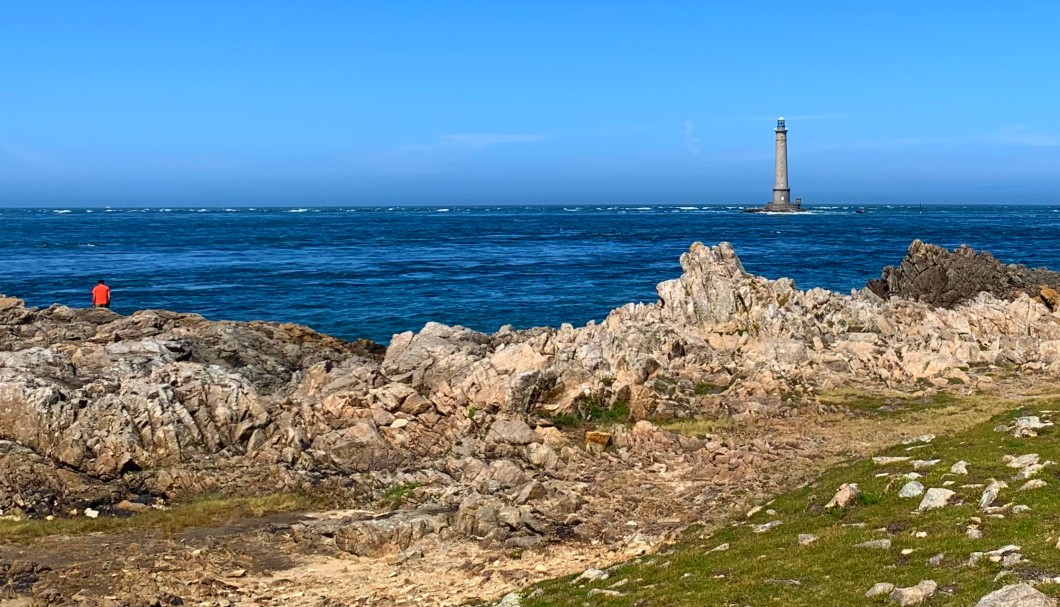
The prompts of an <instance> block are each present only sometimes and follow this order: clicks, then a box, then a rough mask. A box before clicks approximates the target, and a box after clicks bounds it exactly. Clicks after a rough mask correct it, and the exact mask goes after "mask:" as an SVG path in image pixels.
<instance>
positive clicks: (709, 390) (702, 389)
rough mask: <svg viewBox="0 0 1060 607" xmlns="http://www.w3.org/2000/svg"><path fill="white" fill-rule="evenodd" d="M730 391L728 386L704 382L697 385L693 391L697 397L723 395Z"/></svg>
mask: <svg viewBox="0 0 1060 607" xmlns="http://www.w3.org/2000/svg"><path fill="white" fill-rule="evenodd" d="M728 389H729V387H728V386H720V385H718V384H712V383H710V382H705V381H704V382H699V383H698V384H696V387H695V388H693V390H692V391H693V392H695V394H696V396H706V395H708V394H721V393H722V392H724V391H726V390H728Z"/></svg>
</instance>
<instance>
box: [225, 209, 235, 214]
mask: <svg viewBox="0 0 1060 607" xmlns="http://www.w3.org/2000/svg"><path fill="white" fill-rule="evenodd" d="M235 212H236V209H225V213H235Z"/></svg>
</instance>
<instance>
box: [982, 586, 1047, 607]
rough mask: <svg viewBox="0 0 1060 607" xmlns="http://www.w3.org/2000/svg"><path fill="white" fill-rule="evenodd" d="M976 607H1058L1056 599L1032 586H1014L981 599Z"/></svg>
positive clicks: (1006, 587)
mask: <svg viewBox="0 0 1060 607" xmlns="http://www.w3.org/2000/svg"><path fill="white" fill-rule="evenodd" d="M975 607H1056V599H1053V598H1050V597H1048V596H1046V595H1045V594H1043V593H1042V592H1041V591H1039V590H1037V589H1036V588H1035V587H1034V586H1031V585H1030V584H1012V585H1010V586H1005V587H1004V588H1002V589H1000V590H995V591H993V592H991V593H990V594H988V595H986V596H984V597H983V598H981V599H979V602H978V603H976V604H975Z"/></svg>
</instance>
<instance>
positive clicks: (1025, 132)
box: [986, 124, 1060, 147]
mask: <svg viewBox="0 0 1060 607" xmlns="http://www.w3.org/2000/svg"><path fill="white" fill-rule="evenodd" d="M986 139H987V141H990V142H992V143H1001V144H1004V145H1021V146H1029V147H1056V146H1060V137H1053V136H1050V135H1043V134H1041V133H1035V132H1033V131H1031V128H1030V127H1029V126H1027V125H1025V124H1011V125H1008V126H1005V127H1002V128H1001V130H999V131H998V132H996V133H994V134H992V135H989V136H988V137H987V138H986Z"/></svg>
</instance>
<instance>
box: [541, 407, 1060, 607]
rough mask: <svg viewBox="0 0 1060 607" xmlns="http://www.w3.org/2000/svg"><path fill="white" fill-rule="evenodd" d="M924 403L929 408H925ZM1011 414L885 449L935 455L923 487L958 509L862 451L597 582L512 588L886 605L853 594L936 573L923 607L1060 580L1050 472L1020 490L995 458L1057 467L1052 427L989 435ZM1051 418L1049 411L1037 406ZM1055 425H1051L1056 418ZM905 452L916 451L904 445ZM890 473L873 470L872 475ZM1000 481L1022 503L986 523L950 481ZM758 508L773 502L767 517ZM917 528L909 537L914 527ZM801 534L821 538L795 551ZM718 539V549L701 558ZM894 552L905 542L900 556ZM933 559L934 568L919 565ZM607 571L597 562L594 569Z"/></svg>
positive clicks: (1058, 517) (649, 597)
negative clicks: (842, 495)
mask: <svg viewBox="0 0 1060 607" xmlns="http://www.w3.org/2000/svg"><path fill="white" fill-rule="evenodd" d="M931 406H935V405H931ZM1020 408H1021V411H1022V413H1023V414H1039V412H1040V411H1042V410H1060V399H1056V398H1042V399H1037V400H1030V401H1024V402H1023V403H1022V405H1021V407H1020ZM1020 413H1021V412H1020V411H1011V412H1009V413H1004V414H1002V415H1001V416H998V417H995V418H994V419H991V420H988V421H986V422H984V423H980V424H977V425H975V426H973V427H971V428H970V429H967V430H964V431H961V432H958V433H956V434H953V435H950V436H948V437H942V438H936V439H935V440H934V441H932V442H930V443H928V444H927V445H926V446H917V445H895V446H893V447H891V448H889V449H886V450H884V451H883V452H882V453H880V455H890V456H910V457H912V458H914V459H936V458H938V459H941V460H942V462H941V463H940V464H938V465H937V466H935V467H933V468H929V469H926V470H921V471H920V473H921V474H923V475H924V477H923V478H921V479H920V482H921V483H923V484H924V486H925V487H927V488H931V487H942V486H943V483H944V482H946V481H951V480H952V481H955V483H954V484H953V485H952V486H950V487H948V488H949V489H951V490H953V491H955V492H956V493H957V495H958V497H959V498H960V500H961V501H962V502H963V503H960V504H957V505H951V506H948V507H946V508H943V509H940V510H934V511H929V512H924V513H918V512H917V511H916V509H917V505H918V504H919V501H920V498H913V499H900V498H898V497H897V492H898V490H899V489H900V488H901V486H902V484H904V483H905V480H904V479H902V478H900V477H901V475H902V474H904V473H907V472H910V471H912V466H911V465H910V464H908V463H900V464H893V465H890V466H876V465H874V464H873V463H872V461H871V460H870V459H866V460H859V461H855V462H852V463H849V464H846V465H843V466H839V467H836V468H833V469H831V470H829V471H828V472H827V473H825V474H824V475H823V476H822V477H821V478H819V479H818V480H817V481H816V482H814V483H812V484H810V485H807V486H805V487H803V488H801V489H798V490H795V491H792V492H790V493H787V494H784V495H781V496H779V497H777V498H776V499H775V500H773V501H771V502H769V503H768V504H766V505H764V506H765V507H764V509H763V510H761V511H759V512H757V513H756V514H754V515H753V516H752V517H751V518H750V519H749V520H742V519H741V520H736V521H733V522H732V523H730V524H729V525H728V526H725V527H722V528H720V529H719V530H717V531H715V532H713V533H709V532H708V531H707V530H706V529H704V528H702V527H699V528H691V529H689V530H688V531H687V532H686V533H685V534H684V535H683V537H682V538H681V539H680V540H679V541H678V542H677V543H676V544H675V545H673V546H672V547H670V548H668V549H666V550H664V551H663V552H661V553H659V554H655V555H650V556H646V557H642V558H639V559H637V560H634V561H630V562H628V563H624V564H619V565H616V566H615V567H613V568H611V569H610V577H609V579H607V580H602V581H596V582H591V583H586V582H579V583H577V584H575V585H572V584H571V580H572V579H573V576H571V577H565V578H559V579H555V580H550V581H547V582H543V583H541V584H539V585H537V586H535V587H533V588H531V589H529V590H527V591H525V592H524V593H523V594H524V596H525V595H530V594H533V592H532V591H534V590H540V592H539V593H538V595H537V596H534V597H533V598H525V599H524V600H523V605H524V607H559V606H566V605H593V606H597V605H601V606H621V607H633V606H637V607H663V606H667V607H678V606H688V607H691V606H700V605H716V606H719V607H723V606H743V605H754V606H756V607H762V606H765V605H783V606H785V607H789V606H790V607H799V606H805V607H830V606H839V605H888V604H891V605H893V604H894V603H893V602H891V601H889V600H888V599H887V597H886V596H880V597H876V598H874V599H866V598H864V593H865V591H866V590H868V589H869V588H870V587H871V586H872V585H873V584H874V583H876V582H890V583H893V584H896V585H898V586H911V585H915V584H916V583H917V582H919V581H920V580H926V579H930V580H934V581H935V582H937V583H938V585H939V587H940V591H939V593H938V594H936V595H935V596H934V597H933V598H931V599H929V600H928V601H926V602H925V603H923V605H924V606H925V607H939V606H943V605H954V606H967V605H974V604H975V603H976V602H977V601H978V600H979V598H980V597H982V596H983V595H985V594H987V593H989V592H991V591H993V590H996V589H997V588H1000V587H1001V586H1004V585H1006V584H1012V583H1016V582H1017V581H1019V580H1020V579H1030V578H1034V577H1036V576H1056V575H1060V550H1058V549H1057V548H1056V546H1055V545H1056V543H1057V538H1058V537H1060V492H1058V491H1057V490H1056V488H1057V486H1058V485H1060V466H1054V467H1047V468H1046V469H1045V470H1043V471H1042V472H1041V473H1040V474H1039V475H1038V476H1037V477H1036V478H1040V479H1042V480H1045V481H1046V482H1048V483H1049V486H1048V487H1044V488H1041V489H1036V490H1032V491H1027V492H1019V491H1017V489H1018V488H1019V486H1020V485H1021V484H1022V482H1023V481H1013V480H1012V477H1013V476H1014V475H1015V473H1016V470H1013V469H1012V468H1007V467H1006V466H1005V465H1004V463H1003V462H1002V459H1001V458H1002V456H1004V455H1006V454H1011V455H1021V454H1025V453H1038V454H1040V457H1041V460H1042V461H1045V460H1054V461H1060V432H1056V431H1055V430H1054V429H1052V428H1050V429H1047V430H1046V431H1044V432H1043V434H1042V435H1041V436H1038V437H1034V438H1015V437H1013V436H1011V435H1010V434H1008V433H1004V432H996V431H995V430H994V427H995V426H996V425H998V424H1002V423H1011V421H1012V420H1013V419H1014V418H1015V417H1016V416H1017V415H1019V414H1020ZM1044 417H1046V418H1050V417H1053V418H1060V414H1052V415H1050V414H1044ZM1056 421H1058V422H1060V419H1056ZM910 447H913V448H912V449H910ZM959 460H964V461H966V462H968V469H969V474H968V475H966V476H961V475H953V474H950V473H949V468H950V466H951V465H952V464H954V463H955V462H957V461H959ZM882 473H888V476H884V477H877V474H882ZM990 478H997V479H1004V480H1006V481H1008V482H1009V485H1010V487H1009V488H1008V489H1005V490H1003V491H1002V493H1001V499H1000V500H999V503H1008V502H1013V503H1016V504H1026V505H1028V506H1029V507H1030V508H1031V510H1030V512H1027V513H1023V514H1018V515H1017V514H1012V513H1011V512H1007V511H1006V513H1005V516H1004V518H993V517H990V516H988V515H985V514H984V513H982V512H980V511H979V509H978V499H979V496H980V494H981V492H982V489H981V488H978V489H977V488H962V487H961V485H967V484H978V483H985V482H987V480H988V479H990ZM848 482H855V483H858V485H859V487H860V488H861V491H862V497H861V498H860V499H859V500H858V502H857V504H855V505H854V506H852V507H851V508H849V509H846V510H825V509H824V505H825V504H826V503H827V501H828V500H829V499H830V498H831V497H832V495H833V494H834V493H835V491H836V489H837V488H838V487H839V486H840V485H841V484H843V483H848ZM768 510H773V511H774V512H773V513H769V512H768ZM973 517H981V519H982V523H981V525H980V528H981V530H982V531H983V534H984V537H983V538H981V539H970V538H969V537H968V536H967V535H966V534H965V530H966V528H967V525H968V524H969V523H970V522H971V519H972V518H973ZM773 520H779V521H782V522H783V524H782V525H781V526H779V527H777V528H775V529H772V530H770V531H768V532H765V533H761V534H756V533H754V532H753V530H752V529H751V526H752V525H757V524H762V523H766V522H769V521H773ZM921 532H922V533H924V534H926V536H924V537H917V535H918V534H919V533H921ZM799 534H812V535H815V536H817V537H818V539H817V541H815V542H814V543H812V544H809V545H805V546H800V545H799V544H798V541H797V538H798V535H799ZM883 538H888V539H890V540H891V542H892V547H891V548H890V549H887V550H881V549H870V548H858V547H856V546H855V545H856V544H859V543H861V542H865V541H869V540H876V539H883ZM1010 543H1011V544H1016V545H1019V546H1022V554H1023V557H1024V559H1026V562H1025V563H1021V564H1018V565H1016V566H1014V567H1012V569H1011V570H1012V572H1013V573H1011V574H1009V575H1008V576H1007V577H1005V578H1003V579H1001V580H999V581H996V582H995V581H994V576H995V575H997V574H998V573H999V572H1001V571H1002V568H1001V566H1000V564H998V563H993V562H990V561H989V560H988V559H986V558H984V559H982V560H981V561H979V563H978V564H976V565H975V566H967V565H966V562H967V561H968V558H969V555H970V554H971V553H972V552H985V551H989V550H994V549H997V548H1000V547H1001V546H1004V545H1006V544H1010ZM721 544H729V546H730V548H729V549H728V550H725V551H716V552H712V551H711V550H712V549H713V548H715V547H717V546H719V545H721ZM903 549H909V550H912V552H911V553H910V554H908V555H902V554H901V552H902V550H903ZM937 554H944V555H945V556H944V557H943V559H942V562H941V564H939V565H937V566H935V565H931V564H929V563H928V559H929V558H931V557H933V556H935V555H937ZM601 565H604V564H601ZM621 580H627V582H626V583H625V584H624V585H622V586H620V587H618V588H617V590H618V591H619V592H622V593H623V596H620V597H607V596H604V595H599V594H597V595H595V596H592V597H589V596H588V591H589V590H591V589H594V588H607V587H608V586H611V585H612V584H615V583H616V582H620V581H621ZM1039 589H1040V590H1041V591H1042V592H1045V593H1046V594H1048V595H1050V596H1060V585H1055V584H1054V585H1049V584H1043V585H1041V586H1040V587H1039Z"/></svg>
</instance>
